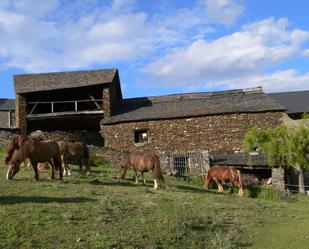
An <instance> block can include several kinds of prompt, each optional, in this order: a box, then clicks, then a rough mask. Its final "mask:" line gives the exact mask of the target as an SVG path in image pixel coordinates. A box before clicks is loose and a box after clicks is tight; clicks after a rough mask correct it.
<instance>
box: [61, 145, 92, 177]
mask: <svg viewBox="0 0 309 249" xmlns="http://www.w3.org/2000/svg"><path fill="white" fill-rule="evenodd" d="M58 145H59V148H60V154H61V161H62V167H63V169H64V175H71V169H70V168H69V165H68V164H69V163H72V164H77V165H79V170H80V171H82V168H83V166H84V167H85V168H86V171H87V174H89V173H90V161H89V149H88V147H87V145H86V144H84V143H82V142H76V143H68V142H65V141H59V142H58Z"/></svg>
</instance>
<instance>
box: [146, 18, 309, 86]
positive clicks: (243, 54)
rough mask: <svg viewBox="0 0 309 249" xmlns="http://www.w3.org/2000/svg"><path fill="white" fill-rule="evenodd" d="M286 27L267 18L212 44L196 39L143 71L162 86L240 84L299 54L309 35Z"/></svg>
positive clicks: (283, 23)
mask: <svg viewBox="0 0 309 249" xmlns="http://www.w3.org/2000/svg"><path fill="white" fill-rule="evenodd" d="M287 28H288V22H287V20H286V19H279V20H274V19H272V18H270V19H266V20H262V21H259V22H255V23H252V24H249V25H246V26H244V27H243V28H242V30H241V31H239V32H235V33H233V34H231V35H227V36H224V37H221V38H218V39H216V40H213V41H206V40H202V39H199V40H197V41H194V42H193V43H192V44H191V45H189V46H187V47H182V48H178V49H176V50H174V51H173V52H171V53H169V54H167V55H166V56H165V57H163V58H160V59H157V60H156V61H154V62H152V63H150V64H149V65H147V66H146V67H145V68H144V72H146V73H147V74H149V75H150V77H152V78H153V79H152V80H154V81H157V82H163V83H164V84H192V83H194V82H204V84H205V85H207V84H208V86H210V85H211V84H212V82H216V83H217V82H224V81H228V82H230V79H232V80H238V81H240V82H243V80H246V79H247V78H248V77H252V76H255V75H260V74H261V73H262V72H263V71H264V70H265V69H266V68H267V67H269V66H273V65H276V64H278V63H280V62H282V61H285V60H287V59H290V58H291V57H293V56H294V55H297V54H298V53H299V52H300V51H301V45H302V44H303V43H304V42H305V41H307V40H309V32H308V31H303V30H296V29H295V30H288V29H287ZM218 84H219V83H218Z"/></svg>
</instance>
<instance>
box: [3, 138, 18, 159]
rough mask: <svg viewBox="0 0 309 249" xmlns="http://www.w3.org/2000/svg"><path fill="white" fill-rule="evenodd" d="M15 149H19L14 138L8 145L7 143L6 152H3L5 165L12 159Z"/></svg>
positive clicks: (16, 139)
mask: <svg viewBox="0 0 309 249" xmlns="http://www.w3.org/2000/svg"><path fill="white" fill-rule="evenodd" d="M15 149H19V145H18V137H14V138H13V139H12V140H11V141H10V143H9V145H8V147H7V149H6V151H5V156H4V162H5V164H8V163H9V162H10V160H11V159H12V157H13V154H14V151H15Z"/></svg>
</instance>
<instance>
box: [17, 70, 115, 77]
mask: <svg viewBox="0 0 309 249" xmlns="http://www.w3.org/2000/svg"><path fill="white" fill-rule="evenodd" d="M103 71H114V72H116V71H118V69H117V68H106V69H93V70H76V71H55V72H42V73H24V74H14V75H13V76H14V77H19V76H34V75H49V74H66V73H86V72H103Z"/></svg>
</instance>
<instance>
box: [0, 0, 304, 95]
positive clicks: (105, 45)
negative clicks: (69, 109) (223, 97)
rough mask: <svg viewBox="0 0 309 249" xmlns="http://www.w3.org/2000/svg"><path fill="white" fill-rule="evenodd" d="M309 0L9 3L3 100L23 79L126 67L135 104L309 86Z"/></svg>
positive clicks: (1, 14)
mask: <svg viewBox="0 0 309 249" xmlns="http://www.w3.org/2000/svg"><path fill="white" fill-rule="evenodd" d="M308 17H309V1H307V0H297V1H289V0H267V1H266V0H258V1H257V0H247V1H246V0H196V1H194V0H169V1H167V0H147V1H145V0H113V1H112V0H108V1H107V0H106V1H104V0H71V1H65V0H46V1H41V0H0V34H1V36H0V97H2V98H13V97H14V89H13V75H14V74H20V73H39V72H57V71H74V70H91V69H105V68H118V69H119V71H120V79H121V84H122V91H123V96H124V97H125V98H130V97H138V96H153V95H164V94H172V93H182V92H205V91H217V90H225V89H238V88H246V87H255V86H263V88H264V90H265V91H267V92H279V91H296V90H303V89H307V90H309V69H308V65H309V18H308Z"/></svg>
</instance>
